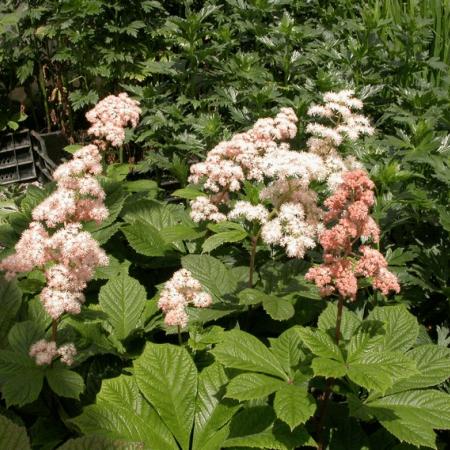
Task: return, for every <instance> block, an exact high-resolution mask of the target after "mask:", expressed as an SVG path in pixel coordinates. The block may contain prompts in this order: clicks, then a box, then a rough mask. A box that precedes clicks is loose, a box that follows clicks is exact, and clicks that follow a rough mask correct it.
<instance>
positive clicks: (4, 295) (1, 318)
mask: <svg viewBox="0 0 450 450" xmlns="http://www.w3.org/2000/svg"><path fill="white" fill-rule="evenodd" d="M21 303H22V293H21V292H20V289H19V288H18V287H17V284H16V282H15V281H6V280H5V279H4V278H3V277H0V348H1V347H3V344H4V341H5V338H6V336H7V334H8V332H9V329H10V328H11V325H12V324H13V323H14V320H15V318H16V314H17V311H19V308H20V305H21Z"/></svg>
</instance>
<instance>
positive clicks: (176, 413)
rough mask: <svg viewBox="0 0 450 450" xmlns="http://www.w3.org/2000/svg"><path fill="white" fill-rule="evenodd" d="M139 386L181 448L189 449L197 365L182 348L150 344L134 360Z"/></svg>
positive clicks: (195, 392)
mask: <svg viewBox="0 0 450 450" xmlns="http://www.w3.org/2000/svg"><path fill="white" fill-rule="evenodd" d="M134 370H135V375H136V380H137V383H138V386H139V389H140V390H141V392H142V393H143V395H144V397H145V398H146V399H147V400H148V401H149V402H150V403H151V404H152V406H153V407H154V408H155V409H156V411H157V412H158V414H159V415H160V417H161V419H162V420H163V421H164V423H165V424H166V425H167V427H168V428H169V429H170V431H172V433H173V435H174V436H175V438H176V439H177V441H178V443H179V444H180V446H181V448H182V449H186V450H188V449H189V438H190V434H191V430H192V425H193V422H194V414H195V399H196V397H197V369H196V367H195V364H194V362H193V361H192V359H191V357H190V356H189V354H188V353H187V351H186V350H185V349H184V348H181V347H176V346H174V345H169V344H150V343H148V344H147V345H146V347H145V350H144V352H143V353H142V355H141V356H140V357H139V358H138V359H137V360H136V361H135V363H134Z"/></svg>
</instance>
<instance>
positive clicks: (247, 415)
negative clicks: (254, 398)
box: [223, 406, 314, 450]
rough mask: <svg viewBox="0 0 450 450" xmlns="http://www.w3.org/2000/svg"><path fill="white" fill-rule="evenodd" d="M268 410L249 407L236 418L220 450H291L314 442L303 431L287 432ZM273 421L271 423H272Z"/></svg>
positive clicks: (266, 407) (259, 407) (301, 428)
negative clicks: (223, 449) (233, 449)
mask: <svg viewBox="0 0 450 450" xmlns="http://www.w3.org/2000/svg"><path fill="white" fill-rule="evenodd" d="M275 419H276V417H275V414H274V411H273V409H272V408H271V407H270V406H249V407H247V408H245V409H243V410H242V411H240V412H239V413H238V414H236V415H235V416H234V417H233V419H232V421H231V424H230V435H229V437H228V439H227V440H226V441H225V443H224V444H223V447H224V448H228V447H232V448H236V447H238V448H241V447H245V448H248V447H249V448H257V449H276V450H293V449H295V448H300V447H302V446H303V445H313V446H314V442H313V441H312V439H311V438H310V436H309V435H308V433H307V432H306V431H305V429H304V428H303V427H298V428H296V429H295V430H294V431H291V430H290V429H289V427H288V426H287V425H286V424H284V423H282V422H279V421H275ZM274 421H275V422H274Z"/></svg>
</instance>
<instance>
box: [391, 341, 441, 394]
mask: <svg viewBox="0 0 450 450" xmlns="http://www.w3.org/2000/svg"><path fill="white" fill-rule="evenodd" d="M406 356H408V357H409V358H411V359H412V360H413V361H415V362H416V365H417V370H418V373H417V374H415V375H412V376H411V377H409V378H405V379H402V380H400V381H398V382H397V383H395V384H394V386H393V387H392V388H391V389H390V390H389V393H394V392H402V391H407V390H410V389H422V388H426V387H430V386H437V385H438V384H440V383H443V382H444V381H445V380H447V379H448V378H449V377H450V349H449V348H445V347H441V346H438V345H433V344H427V345H421V346H419V347H416V348H413V349H411V350H409V351H408V352H407V353H406Z"/></svg>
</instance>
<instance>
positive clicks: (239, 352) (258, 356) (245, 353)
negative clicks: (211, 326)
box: [211, 330, 289, 380]
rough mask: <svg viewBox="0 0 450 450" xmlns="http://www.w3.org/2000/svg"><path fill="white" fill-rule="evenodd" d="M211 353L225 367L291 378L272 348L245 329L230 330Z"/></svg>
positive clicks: (286, 378)
mask: <svg viewBox="0 0 450 450" xmlns="http://www.w3.org/2000/svg"><path fill="white" fill-rule="evenodd" d="M211 353H212V354H213V355H214V357H215V358H216V360H217V361H219V362H220V363H221V364H223V365H224V366H225V367H232V368H234V369H242V370H249V371H253V372H261V373H265V374H268V375H274V376H276V377H279V378H281V379H283V380H288V379H289V377H288V376H287V374H286V373H285V372H284V371H283V370H282V369H281V368H280V364H279V363H278V360H277V359H276V358H275V356H273V354H272V353H271V352H270V350H269V349H268V348H267V347H266V346H265V345H264V344H263V343H262V342H261V341H259V340H258V339H257V338H256V337H254V336H253V335H251V334H249V333H246V332H245V331H241V330H232V331H228V332H227V333H225V334H224V337H223V340H222V342H220V343H219V344H217V345H216V347H215V348H214V349H213V350H212V351H211Z"/></svg>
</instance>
